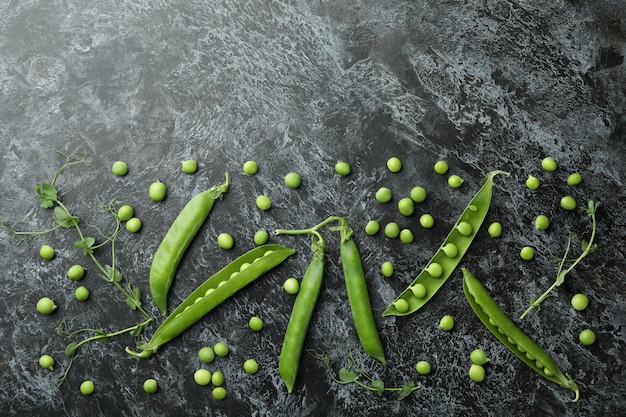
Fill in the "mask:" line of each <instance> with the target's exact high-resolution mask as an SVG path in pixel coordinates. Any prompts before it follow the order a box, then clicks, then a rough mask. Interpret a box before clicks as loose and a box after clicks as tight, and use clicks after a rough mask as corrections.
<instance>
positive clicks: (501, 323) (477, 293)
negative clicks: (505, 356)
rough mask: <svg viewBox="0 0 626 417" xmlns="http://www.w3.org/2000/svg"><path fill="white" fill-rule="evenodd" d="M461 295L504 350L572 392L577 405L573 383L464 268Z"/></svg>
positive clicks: (577, 397) (576, 389)
mask: <svg viewBox="0 0 626 417" xmlns="http://www.w3.org/2000/svg"><path fill="white" fill-rule="evenodd" d="M463 292H464V293H465V297H466V298H467V301H468V302H469V304H470V306H471V307H472V309H473V310H474V312H475V313H476V315H477V316H478V318H479V319H480V321H482V322H483V324H484V325H485V326H486V327H487V329H489V331H491V333H493V335H494V336H495V337H496V338H497V339H498V340H500V342H502V344H504V346H506V347H507V348H508V349H509V350H510V351H511V352H512V353H514V354H515V356H517V357H518V358H520V359H521V360H522V361H523V362H525V363H526V364H527V365H528V366H530V367H531V368H532V369H533V370H535V371H536V372H537V373H538V374H540V375H541V376H543V377H544V378H546V379H548V380H550V381H552V382H555V383H557V384H559V385H561V386H562V387H565V388H569V389H571V390H572V391H574V393H575V394H576V397H575V398H574V400H573V401H578V399H579V398H580V390H579V389H578V385H577V384H576V382H574V380H573V379H572V378H571V377H570V376H569V375H565V374H564V373H563V372H562V371H561V370H560V369H559V367H558V366H557V364H556V363H555V362H554V360H553V359H552V358H551V357H550V355H549V354H548V353H547V352H546V351H544V350H543V349H542V348H541V347H539V346H538V345H537V344H536V343H535V342H534V341H533V340H532V339H531V338H530V337H529V336H528V335H527V334H526V333H524V332H523V331H522V330H521V329H520V328H519V327H517V326H516V325H515V323H513V321H511V319H510V318H508V317H507V316H506V314H505V313H504V312H503V311H502V310H501V309H500V307H499V306H498V305H497V304H496V303H495V301H494V300H493V299H492V298H491V296H490V295H489V293H488V292H487V290H486V289H485V288H484V287H483V285H482V284H481V283H480V281H478V279H476V277H474V275H472V273H471V272H470V271H468V270H467V269H465V268H463Z"/></svg>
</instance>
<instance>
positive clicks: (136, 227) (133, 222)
mask: <svg viewBox="0 0 626 417" xmlns="http://www.w3.org/2000/svg"><path fill="white" fill-rule="evenodd" d="M142 226H143V224H142V223H141V220H139V219H138V218H137V217H133V218H132V219H128V221H127V222H126V230H128V231H129V232H131V233H137V232H138V231H140V230H141V227H142Z"/></svg>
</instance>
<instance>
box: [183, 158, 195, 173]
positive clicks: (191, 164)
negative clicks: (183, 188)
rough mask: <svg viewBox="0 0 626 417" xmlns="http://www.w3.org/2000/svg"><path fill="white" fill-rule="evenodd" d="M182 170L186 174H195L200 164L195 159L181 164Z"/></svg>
mask: <svg viewBox="0 0 626 417" xmlns="http://www.w3.org/2000/svg"><path fill="white" fill-rule="evenodd" d="M181 169H182V171H183V172H184V173H185V174H194V173H195V172H196V171H197V170H198V163H197V162H196V161H194V160H193V159H187V160H185V161H182V162H181Z"/></svg>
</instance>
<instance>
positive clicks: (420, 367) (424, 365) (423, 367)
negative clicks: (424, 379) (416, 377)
mask: <svg viewBox="0 0 626 417" xmlns="http://www.w3.org/2000/svg"><path fill="white" fill-rule="evenodd" d="M415 370H416V371H417V373H418V374H420V375H428V374H429V373H430V371H431V367H430V363H428V362H427V361H419V362H417V363H416V364H415Z"/></svg>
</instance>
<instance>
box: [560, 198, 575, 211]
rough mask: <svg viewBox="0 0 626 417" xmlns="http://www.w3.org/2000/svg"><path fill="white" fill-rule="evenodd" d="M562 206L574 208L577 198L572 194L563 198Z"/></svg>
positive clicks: (567, 208)
mask: <svg viewBox="0 0 626 417" xmlns="http://www.w3.org/2000/svg"><path fill="white" fill-rule="evenodd" d="M561 207H562V208H564V209H565V210H574V209H575V208H576V200H575V199H574V197H572V196H571V195H566V196H565V197H563V198H561Z"/></svg>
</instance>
